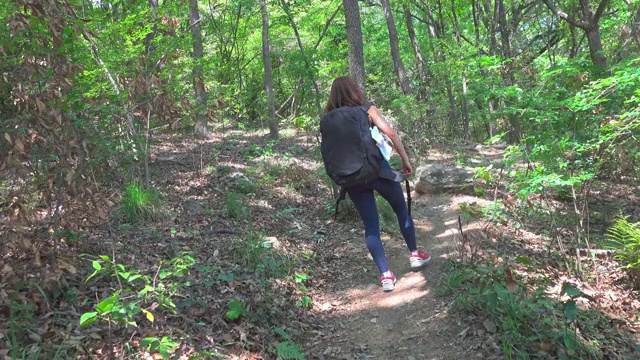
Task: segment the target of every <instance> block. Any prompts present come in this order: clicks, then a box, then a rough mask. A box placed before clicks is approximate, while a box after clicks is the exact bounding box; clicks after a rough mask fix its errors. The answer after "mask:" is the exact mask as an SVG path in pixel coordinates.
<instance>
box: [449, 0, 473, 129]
mask: <svg viewBox="0 0 640 360" xmlns="http://www.w3.org/2000/svg"><path fill="white" fill-rule="evenodd" d="M451 12H452V14H453V26H454V30H455V32H456V44H457V45H458V51H459V52H460V61H461V62H462V61H463V60H464V54H463V53H462V45H461V41H460V24H459V23H458V15H457V14H456V4H455V0H451ZM460 102H461V105H462V136H463V138H464V139H468V138H469V105H468V103H467V73H466V70H465V68H464V67H463V69H462V97H461V99H460Z"/></svg>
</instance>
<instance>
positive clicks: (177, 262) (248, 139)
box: [0, 130, 640, 360]
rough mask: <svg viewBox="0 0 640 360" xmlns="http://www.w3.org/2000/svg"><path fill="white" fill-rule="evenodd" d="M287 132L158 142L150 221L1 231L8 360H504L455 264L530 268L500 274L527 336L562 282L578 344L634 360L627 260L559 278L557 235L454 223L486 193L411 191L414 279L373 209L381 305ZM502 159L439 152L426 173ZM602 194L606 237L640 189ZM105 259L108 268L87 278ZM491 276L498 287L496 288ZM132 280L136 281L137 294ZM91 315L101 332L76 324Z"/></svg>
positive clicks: (300, 138) (317, 178)
mask: <svg viewBox="0 0 640 360" xmlns="http://www.w3.org/2000/svg"><path fill="white" fill-rule="evenodd" d="M282 134H283V136H282V138H281V139H280V140H278V141H272V140H268V139H267V138H266V137H265V136H264V134H249V133H248V132H246V131H229V130H227V131H224V132H223V131H220V132H218V133H216V135H215V136H213V137H211V138H210V139H207V140H199V141H194V140H193V139H191V138H190V137H189V136H183V137H178V136H169V135H166V136H165V135H162V136H158V137H157V138H156V139H155V143H154V145H153V147H152V149H153V156H152V158H151V161H150V165H151V178H152V186H153V187H154V188H155V189H157V191H158V193H159V194H160V197H161V200H162V206H161V207H159V208H158V209H156V210H157V211H154V214H155V216H153V217H149V218H147V219H145V220H144V221H143V222H140V223H136V224H131V223H128V222H126V221H124V220H123V218H122V216H123V212H122V210H121V209H120V208H119V207H118V206H117V204H118V202H119V198H118V196H114V197H113V198H112V200H113V202H114V203H115V204H116V206H115V207H114V208H113V209H112V211H111V212H110V220H109V221H108V222H107V223H104V224H100V225H99V226H90V227H84V228H82V230H81V231H77V232H68V233H65V234H66V235H65V236H59V239H60V240H61V241H59V242H58V243H56V246H55V247H54V246H53V245H52V244H53V242H52V236H51V233H50V231H49V227H48V226H47V225H46V224H44V223H43V224H42V226H39V227H34V228H32V229H31V231H30V232H29V234H25V233H20V234H18V233H16V232H15V231H12V230H11V223H10V221H11V220H10V219H9V218H8V217H4V218H2V219H0V220H2V226H3V228H2V229H3V231H6V234H8V236H7V237H6V239H7V241H6V242H5V244H4V246H5V247H4V248H3V257H2V258H1V259H0V276H1V277H2V286H1V287H0V300H2V302H1V303H0V356H5V357H8V358H38V357H40V358H47V359H49V358H52V359H53V358H69V357H77V358H94V359H102V358H124V359H147V358H148V359H152V358H161V353H163V352H164V353H165V355H170V357H171V358H176V359H178V358H180V359H198V358H204V359H208V358H212V359H213V358H225V359H227V358H228V359H275V358H282V359H300V358H303V356H304V357H306V358H308V359H347V360H348V359H354V360H355V359H392V358H395V359H407V360H410V359H458V358H481V359H491V358H496V359H499V358H504V357H505V352H504V351H505V350H504V349H505V346H504V341H505V337H504V336H503V335H501V333H502V332H504V331H507V330H506V329H505V327H504V324H503V323H501V322H500V318H499V317H491V316H489V314H488V313H486V312H482V311H478V309H475V308H474V307H473V306H472V305H473V304H471V305H470V304H468V303H467V304H466V306H465V303H464V301H462V300H460V299H463V298H461V297H460V294H461V293H460V289H461V288H456V284H457V285H459V284H458V283H456V282H455V281H454V280H452V279H454V278H453V277H452V274H456V272H455V271H456V269H460V268H457V267H456V266H454V265H455V264H456V263H459V264H463V265H464V267H463V268H462V269H463V270H464V269H467V270H469V271H467V270H464V272H469V273H473V272H474V271H478V269H485V270H486V269H493V268H494V267H493V265H482V266H485V267H484V268H483V267H482V266H480V265H478V264H479V263H483V264H497V263H508V262H510V261H511V260H513V259H520V260H521V263H525V262H526V263H527V265H526V266H525V265H523V264H516V263H514V264H513V265H504V266H502V267H501V269H502V270H501V271H502V272H500V274H499V275H500V276H501V278H500V279H498V277H496V278H495V279H496V282H498V280H500V281H506V285H507V287H509V289H510V292H511V293H513V295H509V296H510V299H511V300H510V301H512V302H513V304H514V306H515V307H518V306H521V307H523V308H526V309H528V310H527V311H530V310H531V309H533V312H529V313H525V314H524V315H518V316H520V317H515V318H514V319H515V320H518V321H522V322H523V323H519V324H517V326H518V327H522V328H529V327H534V328H535V327H536V326H537V324H536V323H535V322H534V321H535V318H539V317H541V316H547V315H548V316H549V317H551V318H553V317H557V314H558V313H557V312H553V311H552V310H549V309H546V310H544V311H542V310H540V309H539V308H537V307H535V306H538V303H537V302H531V301H533V300H531V301H530V300H528V299H530V297H527V296H528V295H526V294H529V293H530V291H529V290H531V289H535V287H534V285H539V283H540V279H541V278H545V279H546V280H548V283H546V285H545V286H547V290H548V292H549V293H551V294H555V295H554V296H555V297H554V301H555V302H554V303H553V304H551V305H548V306H549V307H550V308H556V309H557V308H559V309H562V306H563V304H565V306H566V304H567V300H566V296H565V298H564V300H563V298H562V295H563V294H562V293H561V287H562V286H563V284H565V283H567V282H570V283H571V284H574V285H575V286H576V287H577V288H580V289H581V291H582V292H583V293H582V294H584V293H588V296H589V297H590V298H591V299H596V300H594V301H592V302H590V303H582V302H580V303H579V305H580V310H581V311H583V312H585V313H587V312H588V313H590V314H591V313H592V312H596V315H593V316H591V315H590V316H591V317H590V319H591V320H590V322H587V323H586V325H584V324H583V323H579V324H580V331H581V334H582V335H581V336H582V338H586V340H587V342H589V341H591V343H593V342H594V341H595V342H596V345H597V346H600V347H601V348H602V349H604V350H597V351H596V350H593V351H594V356H593V358H615V357H612V355H611V354H615V355H619V356H620V358H625V357H624V356H630V357H627V358H633V355H629V354H633V347H634V345H635V346H636V347H637V345H638V344H640V339H639V338H638V331H640V325H639V324H638V322H637V319H635V318H634V314H637V312H638V310H639V309H640V302H639V301H638V293H637V292H634V291H633V290H632V289H631V288H630V287H629V286H628V284H629V281H628V278H627V277H626V274H625V273H624V272H623V271H621V270H620V269H619V266H618V264H617V263H615V262H614V261H613V260H611V259H609V258H604V259H599V258H598V259H595V258H594V259H589V261H585V265H584V268H585V269H584V271H585V272H586V273H587V274H589V273H591V274H593V275H594V276H587V279H583V280H580V279H576V278H575V277H573V276H572V275H571V274H570V272H569V271H567V270H562V266H561V263H562V261H561V260H562V259H563V257H565V255H563V254H555V255H550V254H553V253H554V252H555V251H556V250H555V249H553V250H552V251H550V249H552V248H553V247H554V245H553V242H551V241H548V240H545V239H544V238H543V237H542V236H539V235H535V234H534V229H535V228H536V226H538V227H539V228H538V230H540V228H542V227H545V226H547V227H548V224H547V225H541V224H539V223H538V222H536V221H535V219H527V220H531V222H532V224H530V226H528V227H525V228H522V227H514V226H513V223H512V222H509V221H506V222H504V221H502V222H501V221H500V220H496V221H491V222H490V221H487V220H486V219H482V218H481V217H473V216H472V217H468V216H467V217H464V216H463V217H462V219H464V220H463V221H462V222H460V223H459V219H461V218H460V216H462V215H464V213H465V212H464V211H462V210H461V209H463V208H464V209H467V212H469V210H468V209H469V208H470V207H472V206H485V205H488V204H490V203H491V202H492V201H490V200H491V199H487V198H490V197H493V196H485V197H484V198H482V197H476V196H471V195H448V194H440V195H420V196H418V195H417V194H414V202H413V209H412V210H413V217H414V220H415V224H416V230H417V235H418V242H419V245H421V246H422V247H423V248H425V249H426V250H428V251H430V252H431V254H432V261H431V262H430V263H429V264H428V265H427V266H426V267H425V268H424V269H422V270H421V271H418V272H410V271H409V264H408V257H407V255H408V253H407V250H406V246H405V245H404V242H403V240H402V238H401V236H399V232H398V231H397V230H396V229H395V225H394V224H393V219H391V220H389V212H388V209H387V210H385V209H384V208H381V217H382V218H383V219H382V227H383V230H384V232H383V235H384V236H383V241H384V243H385V248H386V251H387V256H388V259H389V262H390V264H391V268H392V270H394V272H395V274H396V276H397V278H398V283H397V286H396V290H394V291H393V292H390V293H384V292H382V290H381V288H380V284H379V275H378V274H377V271H376V269H375V265H374V263H373V261H372V260H371V259H370V257H369V256H370V255H369V254H368V251H367V249H366V246H365V244H364V241H363V240H362V238H363V235H362V232H363V230H362V226H361V224H360V221H359V219H358V218H357V216H356V215H355V213H354V210H353V209H352V208H351V207H348V206H347V207H343V208H341V211H340V215H339V217H338V220H336V221H334V220H332V215H333V210H334V208H333V205H334V202H333V198H332V191H331V188H330V186H329V182H328V180H327V178H326V177H325V176H323V175H322V173H323V171H322V168H321V165H320V163H319V159H318V158H317V153H318V151H317V148H316V146H317V143H316V139H315V138H314V137H313V136H307V135H300V134H296V133H295V132H292V131H283V132H282ZM454 152H455V153H456V155H455V156H454V155H453V153H454ZM499 155H500V153H499V152H498V153H492V154H490V156H489V157H487V156H486V154H484V155H483V154H480V153H478V152H474V151H469V150H468V149H464V148H460V149H448V150H444V149H442V151H437V150H435V149H434V151H432V152H431V153H430V154H429V155H428V156H427V157H425V159H424V160H423V161H422V162H423V163H425V162H432V161H444V162H450V161H452V160H451V159H452V158H454V157H455V158H457V159H458V160H463V161H465V162H469V161H470V160H473V159H475V160H478V159H479V160H480V161H481V162H482V160H483V159H484V160H486V159H488V158H496V157H499ZM111 186H112V187H111V188H110V189H109V191H108V192H109V193H112V194H121V193H122V190H123V189H122V188H123V184H117V183H114V184H112V185H111ZM598 189H599V190H598V191H596V194H597V196H599V198H596V202H597V203H599V204H606V205H607V206H606V207H605V208H601V209H599V210H598V211H599V212H598V213H599V214H600V221H601V222H602V223H603V224H605V223H606V224H610V222H611V219H612V217H613V216H615V215H616V213H617V211H618V210H624V211H626V212H629V211H631V212H633V211H635V210H633V209H636V208H637V207H638V204H640V202H639V201H638V198H639V196H640V195H639V193H638V189H637V188H633V187H629V186H627V187H615V189H616V190H615V191H613V192H612V191H607V189H609V190H610V189H611V187H609V188H605V187H600V188H598ZM612 193H613V195H611V194H612ZM558 206H560V205H558ZM614 209H615V211H614ZM634 216H635V215H634ZM636 221H637V219H636ZM461 230H462V231H461ZM51 249H55V252H54V251H52V250H51ZM88 254H91V255H88ZM98 255H103V258H98V257H97V256H98ZM503 259H504V261H503ZM523 259H524V260H523ZM525 260H526V261H525ZM554 261H555V263H554ZM96 263H98V264H99V265H100V264H102V265H100V267H101V268H102V270H100V271H98V273H97V275H96V276H94V277H91V278H90V279H88V278H89V277H90V275H91V274H92V273H93V272H94V271H95V270H96V269H98V268H97V267H96ZM109 264H112V265H114V266H113V267H111V268H109V269H110V270H108V271H105V270H104V269H106V268H108V267H109ZM118 264H121V265H118ZM532 264H533V265H532ZM553 264H555V265H557V266H554V265H553ZM533 268H535V269H533ZM118 269H120V270H118ZM505 269H507V270H506V272H508V274H509V275H505V272H504V271H505ZM594 269H595V270H594ZM487 271H488V274H487V279H489V280H491V281H492V282H491V283H492V284H493V280H492V278H491V276H494V275H495V274H493V273H492V272H491V271H493V270H487ZM510 271H512V272H513V273H514V274H515V275H512V274H511V272H510ZM115 272H118V273H119V274H120V276H113V274H114V273H115ZM123 274H126V275H125V276H129V277H130V276H131V275H132V274H133V275H139V277H138V278H137V279H136V280H132V281H128V280H127V279H125V278H124V277H123ZM125 280H127V281H125ZM477 282H478V281H477V279H476V282H475V283H477ZM480 282H481V281H480ZM471 283H472V284H475V283H474V282H473V281H472V282H471ZM146 285H150V286H151V289H152V291H149V290H144V289H146ZM512 287H515V288H517V289H522V291H521V292H519V290H513V289H512ZM463 289H464V288H463ZM468 289H473V288H472V286H471V285H469V288H468ZM512 290H513V291H512ZM521 293H522V294H524V295H517V294H521ZM462 294H463V295H464V292H463V293H462ZM114 295H116V296H115V297H114ZM167 296H168V297H169V299H170V300H171V301H167ZM518 296H520V297H518ZM115 298H117V301H115V302H114V304H115V305H113V304H108V305H109V306H111V307H113V306H116V305H117V306H120V307H119V308H118V309H119V312H117V314H111V315H109V314H108V313H106V312H104V305H105V304H106V303H105V301H107V300H108V299H115ZM514 299H517V301H516V300H514ZM523 299H524V300H523ZM527 301H529V302H527ZM536 301H537V300H536ZM562 301H564V302H562ZM107 302H108V301H107ZM472 302H473V301H472ZM100 304H102V306H103V307H102V308H101V305H100ZM460 304H462V306H461V305H460ZM532 304H533V305H532ZM545 304H546V303H545ZM534 305H535V306H534ZM163 306H164V308H163ZM540 306H542V305H540ZM544 306H547V305H544ZM566 309H567V308H566V307H565V310H566ZM120 310H121V311H120ZM537 310H540V311H541V312H539V313H535V311H537ZM91 312H96V313H97V315H96V321H95V322H93V323H91V324H87V326H80V324H79V321H80V319H81V316H82V315H83V314H87V313H91ZM149 314H151V315H149ZM531 314H533V315H532V316H530V315H531ZM116 315H117V316H116ZM127 321H129V324H128V325H125V324H124V323H126V322H127ZM527 321H531V323H526V322H527ZM134 322H135V324H134ZM3 324H4V325H3ZM554 324H555V323H554ZM583 326H584V327H583ZM577 327H578V326H576V329H577ZM572 329H574V328H572ZM576 331H577V330H576ZM562 339H563V338H558V339H556V340H557V341H556V342H562V341H563V340H562ZM565 340H566V339H565ZM592 340H593V341H592ZM527 341H528V342H530V343H531V344H533V345H532V346H533V350H531V348H530V346H529V345H527V346H528V347H529V350H530V351H531V353H539V354H542V355H541V356H542V357H544V355H545V354H546V355H548V356H550V357H552V358H553V357H556V355H557V354H559V353H562V352H563V351H565V350H564V349H563V350H559V346H557V344H556V342H554V341H551V340H549V339H547V338H540V337H533V336H532V337H531V338H529V339H527ZM3 345H4V349H3ZM518 346H524V345H518ZM550 354H554V355H553V356H552V355H550Z"/></svg>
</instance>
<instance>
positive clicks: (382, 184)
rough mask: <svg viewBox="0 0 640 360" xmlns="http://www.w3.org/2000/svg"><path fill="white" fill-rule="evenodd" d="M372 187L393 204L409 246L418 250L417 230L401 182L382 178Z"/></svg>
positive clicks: (411, 249) (410, 248)
mask: <svg viewBox="0 0 640 360" xmlns="http://www.w3.org/2000/svg"><path fill="white" fill-rule="evenodd" d="M372 188H373V189H374V190H375V191H377V192H378V193H379V194H380V195H382V197H383V198H384V199H385V200H387V202H388V203H389V205H391V208H392V209H393V211H394V212H395V213H396V216H397V217H398V225H399V226H400V231H401V232H402V237H404V241H405V242H406V243H407V247H408V248H409V250H410V251H411V252H414V251H416V250H417V249H418V246H417V245H416V230H415V227H414V225H413V219H412V218H411V216H409V209H407V203H406V202H405V200H404V193H403V192H402V186H400V183H397V182H395V181H391V180H388V179H383V178H380V179H378V181H376V182H374V183H373V184H372Z"/></svg>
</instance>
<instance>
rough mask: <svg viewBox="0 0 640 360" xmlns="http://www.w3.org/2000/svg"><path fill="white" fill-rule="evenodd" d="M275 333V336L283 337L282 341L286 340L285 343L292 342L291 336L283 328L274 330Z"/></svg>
mask: <svg viewBox="0 0 640 360" xmlns="http://www.w3.org/2000/svg"><path fill="white" fill-rule="evenodd" d="M273 332H274V333H275V334H277V335H280V336H282V339H283V340H285V341H290V340H291V337H290V336H289V334H287V332H286V331H285V330H284V329H283V328H281V327H276V328H274V329H273Z"/></svg>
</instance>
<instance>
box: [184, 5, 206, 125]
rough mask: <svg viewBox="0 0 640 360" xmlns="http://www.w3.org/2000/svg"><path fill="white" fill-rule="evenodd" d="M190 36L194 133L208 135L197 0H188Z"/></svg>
mask: <svg viewBox="0 0 640 360" xmlns="http://www.w3.org/2000/svg"><path fill="white" fill-rule="evenodd" d="M189 4H190V8H191V19H190V22H189V26H190V27H191V36H192V38H193V62H194V65H193V87H194V89H195V96H196V126H195V134H196V135H198V136H203V137H206V136H209V119H208V118H207V115H206V109H207V92H206V89H205V87H204V78H203V77H204V75H203V72H202V64H201V62H202V58H203V56H204V53H203V50H202V32H201V30H200V11H199V10H198V0H190V3H189Z"/></svg>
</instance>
